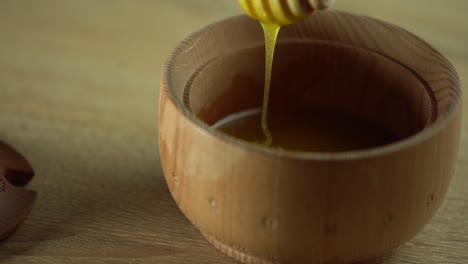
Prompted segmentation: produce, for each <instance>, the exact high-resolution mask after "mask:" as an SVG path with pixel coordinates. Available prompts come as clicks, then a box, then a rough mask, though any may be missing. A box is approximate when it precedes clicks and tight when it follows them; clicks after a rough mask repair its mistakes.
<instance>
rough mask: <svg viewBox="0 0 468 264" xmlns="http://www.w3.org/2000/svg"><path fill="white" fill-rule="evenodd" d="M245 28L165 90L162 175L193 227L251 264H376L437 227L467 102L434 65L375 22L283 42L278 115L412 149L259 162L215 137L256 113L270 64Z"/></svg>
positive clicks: (203, 48) (444, 64)
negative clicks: (225, 125) (340, 119)
mask: <svg viewBox="0 0 468 264" xmlns="http://www.w3.org/2000/svg"><path fill="white" fill-rule="evenodd" d="M263 43H264V42H263V34H262V32H261V29H260V26H259V25H258V23H257V22H255V21H252V20H251V19H249V18H247V17H245V16H239V17H234V18H231V19H228V20H225V21H222V22H219V23H217V24H214V25H211V26H209V27H207V28H205V29H203V30H201V31H199V32H197V33H195V34H193V35H191V36H190V37H188V38H187V39H186V40H185V41H183V42H182V43H181V44H180V45H179V46H178V47H177V48H176V50H175V51H174V52H173V54H172V55H171V56H170V58H169V60H168V62H167V64H166V68H165V70H164V75H163V79H162V89H161V96H160V112H159V143H160V153H161V161H162V165H163V169H164V175H165V177H166V181H167V184H168V186H169V188H170V191H171V193H172V195H173V197H174V199H175V201H176V202H177V204H178V206H179V207H180V209H181V210H182V211H183V212H184V214H185V215H186V216H187V217H188V218H189V219H190V220H191V221H192V223H193V224H194V225H196V226H197V227H198V228H199V229H200V231H201V232H202V233H203V235H204V236H205V237H206V238H207V239H208V240H209V241H210V242H211V243H212V244H213V245H214V246H215V247H216V248H218V249H220V250H221V251H222V252H224V253H225V254H227V255H229V256H231V257H233V258H235V259H237V260H239V261H241V262H244V263H352V262H357V261H363V262H365V261H367V262H369V263H373V262H378V261H380V260H382V258H384V257H385V256H387V255H388V254H390V253H392V252H393V251H394V250H395V249H396V248H397V247H398V246H399V245H400V244H402V243H403V242H405V241H407V240H408V239H410V238H412V237H413V236H414V235H416V234H417V233H418V232H419V231H420V230H421V229H422V228H423V227H424V225H425V224H427V223H428V222H429V220H430V219H431V218H432V217H433V215H434V214H435V213H436V211H437V209H438V208H439V207H440V205H441V203H442V201H443V199H444V196H445V194H446V192H447V189H448V187H449V184H450V181H451V179H452V175H453V172H454V169H455V164H456V160H457V151H458V145H459V136H460V123H461V97H460V94H461V91H460V84H459V80H458V77H457V74H456V72H455V70H454V68H453V66H452V65H451V64H450V62H449V61H448V60H447V59H446V58H444V57H443V56H442V55H441V54H440V53H439V52H438V51H436V50H435V49H434V48H433V47H431V46H430V45H429V44H427V43H426V42H424V41H423V40H421V39H419V38H418V37H416V36H414V35H412V34H411V33H409V32H407V31H405V30H403V29H401V28H399V27H397V26H394V25H390V24H387V23H385V22H382V21H378V20H375V19H372V18H369V17H361V16H355V15H351V14H347V13H342V12H337V11H325V12H321V13H317V14H315V15H312V16H310V17H309V18H307V19H306V20H304V21H303V22H301V23H299V24H297V25H292V26H288V27H285V28H283V29H282V31H281V32H280V40H279V43H278V46H277V52H276V57H275V64H274V73H273V80H272V83H273V87H272V95H271V105H270V111H272V112H274V111H278V110H283V109H286V108H288V107H294V106H295V105H303V106H310V107H314V108H319V109H322V110H323V109H325V110H330V111H342V112H346V113H351V114H353V115H356V116H359V117H361V118H365V119H367V120H371V121H373V122H376V123H378V124H380V125H382V126H385V127H386V128H388V129H390V130H392V131H393V132H394V133H397V134H399V135H400V136H401V137H403V139H402V140H399V141H397V142H395V143H392V144H389V145H385V146H381V147H376V148H371V149H365V150H358V151H350V152H338V153H312V152H310V153H306V152H293V151H278V150H271V149H263V148H261V147H259V146H255V145H253V144H249V143H246V142H243V141H241V140H238V139H235V138H233V137H230V136H227V135H225V134H223V133H221V132H219V131H216V130H214V129H213V128H211V125H212V124H213V123H215V122H216V121H218V120H220V119H221V118H223V117H225V116H227V115H229V114H232V113H236V112H239V111H242V110H246V109H251V108H255V107H259V106H260V105H261V98H262V91H263V90H262V89H263V86H262V85H263V74H264V55H263V54H264V50H263Z"/></svg>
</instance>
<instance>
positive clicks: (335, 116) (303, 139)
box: [214, 109, 400, 152]
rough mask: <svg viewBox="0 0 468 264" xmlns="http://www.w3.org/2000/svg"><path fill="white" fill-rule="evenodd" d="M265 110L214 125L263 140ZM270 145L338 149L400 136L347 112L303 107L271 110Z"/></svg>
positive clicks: (244, 137) (378, 143) (375, 144)
mask: <svg viewBox="0 0 468 264" xmlns="http://www.w3.org/2000/svg"><path fill="white" fill-rule="evenodd" d="M260 119H261V110H260V109H252V110H247V111H243V112H240V113H236V114H232V115H230V116H227V117H225V118H223V119H221V120H220V121H218V122H217V123H216V124H214V128H216V129H218V130H220V131H222V132H224V133H226V134H228V135H231V136H234V137H237V138H239V139H242V140H245V141H248V142H252V143H257V144H262V143H263V142H264V138H265V136H264V134H263V131H262V127H261V122H260ZM268 124H269V125H268V127H269V130H270V132H271V135H272V141H271V144H270V146H269V147H271V148H275V149H285V150H293V151H310V152H338V151H352V150H360V149H367V148H373V147H378V146H382V145H386V144H390V143H392V142H395V141H397V140H399V139H400V138H399V137H398V136H396V135H395V133H393V132H391V131H389V130H388V129H387V128H384V127H382V126H379V125H376V124H374V123H373V122H370V121H367V120H365V119H363V118H358V117H353V116H351V115H347V114H340V113H330V112H319V111H313V112H312V111H301V112H299V113H282V114H270V115H269V116H268Z"/></svg>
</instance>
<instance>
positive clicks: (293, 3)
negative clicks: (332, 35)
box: [239, 0, 335, 25]
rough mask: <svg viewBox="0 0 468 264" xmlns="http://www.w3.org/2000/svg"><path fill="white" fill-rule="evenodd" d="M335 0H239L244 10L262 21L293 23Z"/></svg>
mask: <svg viewBox="0 0 468 264" xmlns="http://www.w3.org/2000/svg"><path fill="white" fill-rule="evenodd" d="M334 2H335V0H267V1H265V0H239V4H240V6H241V7H242V9H243V10H244V12H245V13H246V14H247V15H249V16H250V17H252V18H254V19H256V20H258V21H260V22H264V23H269V24H277V25H288V24H293V23H295V22H297V21H299V20H301V19H302V18H304V17H305V16H306V15H307V14H309V13H311V12H313V11H314V10H322V9H326V8H329V7H331V6H332V5H333V4H334Z"/></svg>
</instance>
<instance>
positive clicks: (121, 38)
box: [0, 0, 468, 263]
mask: <svg viewBox="0 0 468 264" xmlns="http://www.w3.org/2000/svg"><path fill="white" fill-rule="evenodd" d="M336 9H339V10H343V11H347V12H352V13H358V14H363V15H367V16H372V17H376V18H379V19H382V20H385V21H389V22H391V23H395V24H397V25H400V26H402V27H404V28H406V29H408V30H410V31H412V32H413V33H415V34H416V35H419V36H420V37H422V38H424V39H425V40H427V41H428V42H429V43H431V44H433V45H434V46H435V47H436V48H437V49H439V50H440V51H441V52H442V53H443V54H445V55H446V56H447V57H448V58H449V59H450V61H452V63H453V64H454V65H455V67H456V69H457V70H458V72H459V74H460V76H461V79H462V82H463V83H464V84H466V83H467V80H468V79H467V78H468V45H467V42H468V16H467V15H466V10H468V1H466V0H445V1H441V0H411V1H407V0H378V1H376V0H337V4H336ZM240 13H241V10H240V8H239V7H238V5H237V1H236V0H134V1H129V0H76V1H71V0H70V1H63V0H40V1H37V0H1V1H0V140H1V141H5V142H7V143H9V144H11V145H13V146H14V147H15V148H17V149H18V150H19V151H20V152H22V153H23V154H24V155H25V156H26V157H27V158H28V159H29V160H30V162H31V163H32V165H33V167H34V168H35V170H36V175H37V177H36V178H35V179H34V180H33V182H32V183H31V185H30V188H32V189H35V190H38V191H39V194H40V195H39V198H38V201H37V203H36V207H35V208H34V210H33V212H32V214H31V216H30V217H29V218H28V220H27V221H26V222H25V223H24V225H23V226H22V227H21V229H20V230H19V231H18V232H17V233H16V234H15V235H14V236H13V237H12V238H10V240H8V241H7V242H6V243H4V244H2V245H1V246H0V260H5V259H6V260H7V262H8V263H74V262H73V261H77V259H74V257H79V256H82V255H83V256H90V258H89V259H88V258H81V259H80V262H79V263H98V262H94V261H95V260H96V259H93V258H92V257H94V258H102V259H100V260H102V261H103V262H102V263H104V262H105V261H104V258H106V257H108V256H121V257H122V259H123V260H122V262H120V260H117V259H111V260H110V261H111V262H105V263H128V262H125V260H126V257H129V256H133V257H134V258H136V259H139V257H141V256H142V255H143V256H148V259H147V261H148V262H145V261H146V260H141V259H140V260H141V262H135V263H187V262H186V261H185V260H184V258H189V259H190V260H191V261H190V262H191V263H233V262H230V260H229V259H227V258H225V257H224V256H223V255H221V254H220V253H218V252H217V251H215V250H214V249H212V248H211V246H209V245H208V244H207V243H206V242H205V240H204V239H203V238H202V237H201V235H200V234H199V233H198V232H197V230H196V229H195V228H194V227H193V226H192V225H191V224H190V223H189V222H188V221H187V220H186V219H185V218H184V217H183V216H182V214H181V213H180V211H179V210H178V208H177V207H176V205H175V204H174V202H173V201H172V198H171V196H170V194H169V192H168V190H167V188H166V185H165V183H164V180H163V178H162V174H161V168H160V164H159V153H158V143H157V111H158V110H157V109H158V94H159V82H160V76H161V71H162V69H163V65H164V62H165V59H166V58H167V56H168V55H169V54H170V52H171V51H172V49H173V48H174V47H175V46H176V45H177V43H178V42H179V41H181V40H182V39H183V38H184V37H186V36H187V35H188V34H190V33H191V32H193V31H195V30H198V29H200V28H201V27H203V26H206V25H208V24H210V23H213V22H215V21H217V20H219V19H223V18H226V17H228V16H233V15H237V14H240ZM466 99H467V97H466V93H465V95H464V100H466ZM463 127H464V130H463V134H466V132H467V125H466V122H465V124H464V126H463ZM466 147H467V142H466V139H465V137H463V139H462V146H461V148H462V151H461V155H460V160H459V163H458V164H459V165H458V168H457V172H456V179H455V183H454V184H453V185H452V190H451V192H450V193H449V196H448V201H447V205H446V206H445V207H443V208H442V210H441V211H442V213H440V214H439V215H438V216H437V217H436V218H435V219H434V220H433V222H432V223H431V225H429V227H428V228H427V229H426V230H427V232H425V233H422V234H421V235H420V236H419V237H418V238H417V239H416V240H415V242H412V243H413V244H411V245H410V246H406V247H403V248H402V250H401V251H400V252H401V254H402V255H401V256H396V257H395V259H396V260H398V261H396V262H394V263H465V262H463V261H462V260H461V259H463V258H464V260H465V261H466V260H467V259H466V252H465V253H463V252H464V250H466V247H468V245H467V243H468V242H467V241H466V239H467V238H468V225H467V224H466V221H465V222H463V221H462V220H460V219H462V218H463V216H462V215H460V214H459V213H458V214H457V212H461V211H463V210H465V211H464V212H467V211H468V208H467V207H468V205H467V202H466V197H467V195H468V193H467V191H466V190H465V187H464V186H465V184H464V183H465V178H466V177H464V176H463V175H464V174H463V172H464V171H465V172H466V171H467V169H468V168H467V166H468V162H467V159H468V158H467V156H468V153H467V151H463V150H466ZM463 197H464V198H463ZM464 199H465V200H464ZM457 217H458V218H457ZM457 219H458V220H457ZM452 223H455V224H457V223H458V225H452ZM123 230H126V231H127V233H124V235H122V232H123ZM460 232H461V233H463V234H464V235H460ZM460 237H463V238H464V239H460ZM169 241H172V243H169ZM181 241H182V242H181ZM84 245H86V246H84ZM456 245H458V247H456ZM82 248H85V249H84V250H85V251H83V250H81V249H82ZM415 249H416V250H419V254H420V256H419V257H424V256H425V255H428V254H432V257H430V258H427V259H426V260H425V262H418V261H414V262H413V260H414V250H415ZM80 250H81V251H80ZM453 256H458V258H457V259H460V261H462V262H451V261H452V260H453ZM464 256H465V257H464ZM129 258H131V257H129ZM207 258H211V259H210V261H207V260H206V259H207ZM412 258H413V260H412ZM416 260H417V258H416ZM37 261H38V262H37ZM54 261H55V262H54ZM99 263H101V262H99Z"/></svg>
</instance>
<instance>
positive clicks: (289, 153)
mask: <svg viewBox="0 0 468 264" xmlns="http://www.w3.org/2000/svg"><path fill="white" fill-rule="evenodd" d="M325 12H334V13H337V14H342V15H348V16H354V17H365V18H366V19H368V20H370V21H377V22H380V23H386V24H390V25H392V26H396V27H398V28H399V29H402V30H403V31H404V32H405V33H409V34H411V35H412V36H413V37H414V39H416V40H418V41H420V42H421V43H422V44H424V45H426V46H429V47H430V48H431V49H432V50H433V51H434V52H435V53H437V54H438V55H440V56H441V57H443V58H445V59H446V57H445V56H444V55H443V54H442V53H441V52H439V51H438V50H436V49H435V48H433V47H432V46H431V45H430V44H428V43H427V42H426V41H424V40H423V39H421V38H419V37H418V36H416V35H414V34H412V33H411V32H409V31H407V30H405V29H403V28H401V27H399V26H397V25H393V24H391V23H388V22H384V21H381V20H379V19H375V18H371V17H368V16H360V15H354V14H351V13H348V12H343V11H336V10H333V11H325ZM241 19H244V20H245V19H250V18H248V17H247V16H246V15H235V16H231V17H228V18H225V19H223V20H220V21H218V22H215V23H212V24H210V25H207V26H205V27H203V28H201V29H199V30H198V31H195V32H193V33H192V34H190V35H188V36H187V37H185V38H184V40H183V41H181V42H180V43H179V44H178V45H177V46H176V48H175V49H174V50H173V51H172V52H171V54H170V55H169V57H168V58H167V60H166V62H165V64H164V69H163V74H162V80H161V86H162V87H161V89H163V90H164V91H165V92H166V93H167V95H168V96H167V98H168V99H169V100H170V101H171V102H172V103H173V104H174V105H175V107H176V109H177V111H178V112H179V113H181V114H182V116H183V117H184V118H185V119H186V120H187V121H188V122H189V123H190V124H191V125H193V126H194V128H195V129H197V130H199V132H201V133H203V134H204V136H209V137H214V138H215V139H217V140H220V141H222V142H223V143H226V144H229V145H232V146H237V147H241V148H244V149H246V150H249V151H253V152H256V153H259V154H264V155H268V156H274V157H280V158H290V159H295V160H309V161H345V160H356V159H365V158H371V157H376V156H384V155H391V154H394V153H396V152H398V151H401V150H404V149H408V148H410V147H414V146H416V145H418V144H421V143H423V142H424V141H426V140H429V139H430V138H431V137H433V136H435V135H436V134H438V133H439V132H441V131H442V130H443V129H444V128H445V127H446V126H447V125H448V124H449V123H451V122H452V119H454V118H455V117H456V114H457V113H458V112H459V108H460V107H461V105H462V96H460V98H459V99H458V100H457V102H456V105H455V106H454V107H452V108H451V109H450V110H449V111H448V112H447V113H445V114H444V115H443V117H442V116H440V114H436V115H435V116H434V119H433V122H432V124H431V125H430V126H428V127H426V128H423V129H422V130H421V131H418V132H416V133H415V134H413V135H411V136H408V137H405V138H403V139H400V140H397V141H395V142H392V143H390V144H386V145H381V146H377V147H373V148H366V149H359V150H352V151H340V152H316V151H315V152H314V151H308V152H305V151H294V150H283V149H272V148H265V147H261V146H258V145H255V144H252V143H249V142H246V141H243V140H241V139H238V138H236V137H233V136H230V135H227V134H225V133H223V132H221V131H218V130H216V129H213V128H212V127H211V126H210V125H208V124H206V123H205V122H203V121H202V120H200V119H199V118H197V117H196V115H195V114H194V113H193V112H192V111H190V110H189V109H188V108H187V107H186V106H185V105H184V103H183V102H182V101H180V100H179V99H177V97H176V96H175V95H174V91H173V89H172V88H171V87H172V81H171V78H172V72H173V68H174V65H175V63H174V62H175V61H176V60H177V58H178V57H179V55H181V54H183V53H184V52H185V51H186V50H187V49H188V48H190V47H191V46H192V45H193V44H194V41H195V40H196V39H198V38H199V36H201V35H202V34H204V33H205V32H206V31H209V30H211V29H213V28H216V27H218V26H220V25H222V24H225V23H234V22H236V20H241ZM318 41H320V40H318ZM322 41H324V40H322ZM330 43H335V44H341V45H348V44H345V43H340V42H339V41H330ZM349 46H350V47H353V48H358V49H363V50H365V51H368V52H371V53H373V54H377V55H380V56H383V57H384V58H386V59H390V60H391V61H392V62H394V63H397V64H399V65H400V66H402V67H404V68H405V69H406V70H409V71H410V72H411V73H412V74H413V75H414V76H415V77H416V78H418V79H420V81H421V84H422V85H423V86H426V87H427V86H428V85H427V82H426V81H425V80H424V79H422V78H421V77H420V76H419V75H418V74H417V73H416V72H414V71H413V70H412V69H411V68H409V67H408V66H406V65H405V64H403V63H401V62H400V61H398V60H396V59H395V58H392V57H389V56H386V55H384V54H381V53H379V52H377V51H375V50H372V49H367V48H363V47H357V46H352V45H349ZM224 55H226V54H224ZM447 61H448V60H447ZM448 63H449V65H450V69H449V70H451V71H452V73H453V74H454V76H455V78H456V80H457V83H456V84H457V86H458V88H460V84H459V82H458V78H459V77H458V73H457V72H456V70H455V68H454V67H453V65H452V64H451V63H450V62H449V61H448ZM426 90H427V89H426ZM459 90H460V93H462V91H461V89H459ZM161 92H162V90H161ZM428 96H431V94H428ZM432 103H434V102H432ZM158 131H161V128H160V127H159V126H158ZM159 133H160V132H159Z"/></svg>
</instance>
